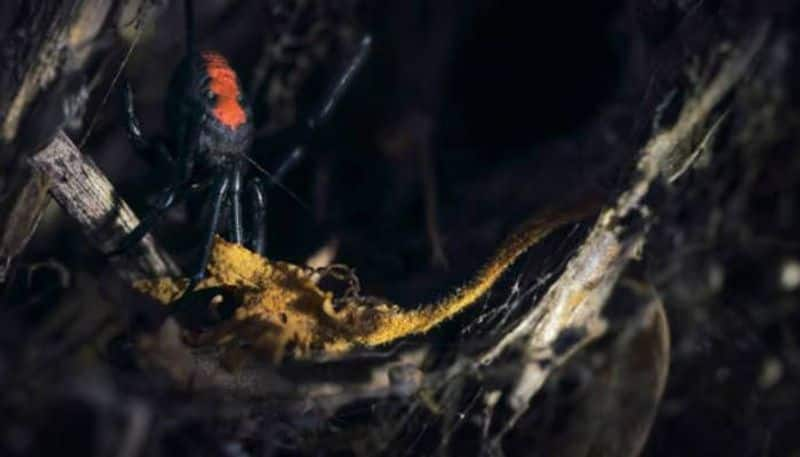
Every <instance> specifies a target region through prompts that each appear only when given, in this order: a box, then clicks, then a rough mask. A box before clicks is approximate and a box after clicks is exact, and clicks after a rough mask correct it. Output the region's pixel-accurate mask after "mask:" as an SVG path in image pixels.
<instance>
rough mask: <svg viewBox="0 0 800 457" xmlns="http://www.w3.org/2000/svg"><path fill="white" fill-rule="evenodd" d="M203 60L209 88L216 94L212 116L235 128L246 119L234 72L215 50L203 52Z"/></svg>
mask: <svg viewBox="0 0 800 457" xmlns="http://www.w3.org/2000/svg"><path fill="white" fill-rule="evenodd" d="M203 60H204V61H205V64H206V72H208V77H209V78H210V80H211V81H210V84H209V89H210V90H211V92H213V93H214V95H216V96H217V100H216V104H215V105H214V111H213V112H214V116H215V117H216V118H217V120H218V121H219V122H221V123H222V124H223V125H226V126H228V127H230V128H232V129H235V128H237V127H239V126H240V125H242V124H244V123H245V121H246V120H247V115H246V114H245V112H244V108H242V105H241V104H239V95H240V94H241V91H240V89H239V84H238V83H237V82H236V73H235V72H234V71H233V69H232V68H231V66H230V65H229V64H228V61H227V60H226V59H225V57H222V56H221V55H219V54H217V53H216V52H204V53H203Z"/></svg>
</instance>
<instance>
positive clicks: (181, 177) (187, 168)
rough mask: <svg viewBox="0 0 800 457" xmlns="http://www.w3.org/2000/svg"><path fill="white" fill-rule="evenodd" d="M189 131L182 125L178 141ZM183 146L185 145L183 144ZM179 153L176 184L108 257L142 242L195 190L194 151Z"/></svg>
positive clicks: (184, 149)
mask: <svg viewBox="0 0 800 457" xmlns="http://www.w3.org/2000/svg"><path fill="white" fill-rule="evenodd" d="M188 130H189V129H187V128H186V125H185V124H184V125H181V126H180V127H179V129H178V139H184V137H183V134H184V132H187V131H188ZM181 144H183V143H182V142H181ZM178 152H179V154H180V155H179V156H178V160H177V161H176V162H175V163H174V164H173V167H172V173H173V177H172V182H173V183H174V184H172V185H171V186H169V187H167V188H166V189H164V190H162V191H161V192H160V193H159V195H158V197H157V198H156V204H155V205H154V206H153V207H152V208H151V210H150V212H149V213H148V214H147V215H146V216H144V217H143V218H142V220H141V221H140V222H139V225H137V226H136V228H134V229H133V231H131V232H130V233H128V234H127V235H125V236H124V237H122V239H121V240H120V244H119V246H118V247H117V248H116V249H114V250H112V251H111V252H110V253H108V254H106V255H107V256H108V257H112V256H116V255H119V254H121V253H123V252H125V251H127V250H128V249H130V248H132V247H133V246H134V245H135V244H136V243H138V242H139V241H141V239H142V238H144V236H145V235H146V234H147V233H148V232H149V231H150V229H152V228H153V224H155V222H156V220H158V218H159V217H160V216H161V215H162V214H163V213H164V211H166V210H167V209H169V208H170V207H171V206H172V205H174V204H175V203H176V202H178V201H180V200H182V199H183V198H185V197H186V195H187V194H188V193H189V192H190V191H192V190H193V189H192V187H191V186H190V185H189V178H190V176H191V172H192V168H193V167H194V154H193V153H194V149H190V148H187V147H182V148H181V149H180V150H179V151H178Z"/></svg>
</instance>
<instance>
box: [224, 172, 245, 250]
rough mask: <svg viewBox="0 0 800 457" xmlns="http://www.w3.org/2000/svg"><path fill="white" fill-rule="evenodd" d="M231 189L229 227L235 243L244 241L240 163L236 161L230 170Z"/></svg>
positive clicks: (229, 196)
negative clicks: (230, 218)
mask: <svg viewBox="0 0 800 457" xmlns="http://www.w3.org/2000/svg"><path fill="white" fill-rule="evenodd" d="M230 185H231V191H230V192H229V193H228V200H229V202H230V206H231V217H232V219H233V220H232V221H231V222H232V224H231V227H230V231H231V241H233V242H234V243H237V244H242V243H243V242H244V227H243V222H242V164H241V162H237V163H236V165H234V167H233V170H232V171H231V172H230Z"/></svg>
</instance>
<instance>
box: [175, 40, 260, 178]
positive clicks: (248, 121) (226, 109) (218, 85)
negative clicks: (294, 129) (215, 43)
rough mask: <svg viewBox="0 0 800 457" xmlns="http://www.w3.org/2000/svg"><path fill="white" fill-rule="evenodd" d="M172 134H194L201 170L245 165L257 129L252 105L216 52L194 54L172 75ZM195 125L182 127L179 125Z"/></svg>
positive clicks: (232, 72)
mask: <svg viewBox="0 0 800 457" xmlns="http://www.w3.org/2000/svg"><path fill="white" fill-rule="evenodd" d="M167 119H168V122H169V125H170V130H171V131H172V132H180V131H187V132H192V131H196V132H197V135H193V136H190V137H188V138H187V139H186V140H187V141H190V142H191V141H195V142H197V144H196V145H192V146H191V147H192V148H194V149H195V150H196V160H197V161H198V163H197V165H200V166H205V167H212V168H213V167H220V166H231V165H233V164H234V163H236V162H238V161H241V160H242V156H243V154H245V153H246V152H247V151H248V150H249V149H250V147H251V145H252V143H253V137H254V134H255V129H254V128H253V123H252V119H253V115H252V109H251V108H250V104H249V103H248V102H247V99H246V98H245V96H244V94H243V93H242V89H241V83H240V82H239V78H238V76H237V75H236V72H235V71H234V70H233V68H231V66H230V64H229V63H228V61H227V59H225V57H223V56H222V55H221V54H219V53H217V52H214V51H205V52H203V53H200V54H190V55H188V56H186V57H185V58H184V59H183V61H182V62H181V63H180V65H179V66H178V68H177V69H176V71H175V74H174V75H173V78H172V81H171V82H170V86H169V95H168V98H167ZM187 123H188V124H196V125H184V126H182V125H181V124H187Z"/></svg>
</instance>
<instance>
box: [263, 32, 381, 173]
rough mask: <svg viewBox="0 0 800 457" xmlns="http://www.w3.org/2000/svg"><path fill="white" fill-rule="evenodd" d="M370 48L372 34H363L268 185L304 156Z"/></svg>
mask: <svg viewBox="0 0 800 457" xmlns="http://www.w3.org/2000/svg"><path fill="white" fill-rule="evenodd" d="M371 48H372V36H370V35H365V36H364V37H363V38H362V39H361V42H359V44H358V49H357V50H356V53H355V55H353V57H352V58H351V59H350V61H349V62H348V63H347V65H345V67H344V68H343V69H342V71H341V72H340V73H339V74H338V75H337V77H336V79H334V81H333V84H332V85H331V86H330V87H329V88H328V90H327V92H326V93H325V96H324V97H323V98H322V102H321V103H320V104H319V105H317V107H316V108H315V109H314V110H313V111H312V112H311V114H310V115H309V116H308V117H307V118H306V120H305V123H304V124H303V125H302V127H301V130H302V131H301V133H300V142H299V145H297V146H295V147H294V149H292V152H291V153H290V154H289V156H288V157H287V158H286V159H284V161H283V162H282V163H281V165H280V166H279V167H278V170H277V171H276V172H275V173H274V174H273V176H272V180H271V182H270V184H269V186H268V187H270V188H271V187H272V186H273V185H275V184H277V183H280V182H281V181H282V180H283V178H284V176H286V174H288V173H289V172H290V171H291V170H292V169H293V168H294V167H295V166H296V165H297V164H298V163H299V162H300V161H301V160H302V159H303V157H304V156H305V152H306V145H308V144H309V143H311V141H312V140H313V139H314V136H315V135H316V134H317V132H318V130H319V128H320V127H321V126H322V125H324V124H325V123H326V122H327V121H328V120H329V119H330V118H331V117H332V116H333V113H334V111H335V110H336V106H337V105H338V104H339V102H340V101H341V99H342V97H343V96H344V94H346V93H347V90H348V89H349V88H350V86H351V85H352V83H353V80H354V79H355V76H356V75H357V74H358V71H359V70H360V69H361V68H362V67H363V66H364V63H365V62H366V60H367V57H368V56H369V52H370V49H371Z"/></svg>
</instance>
